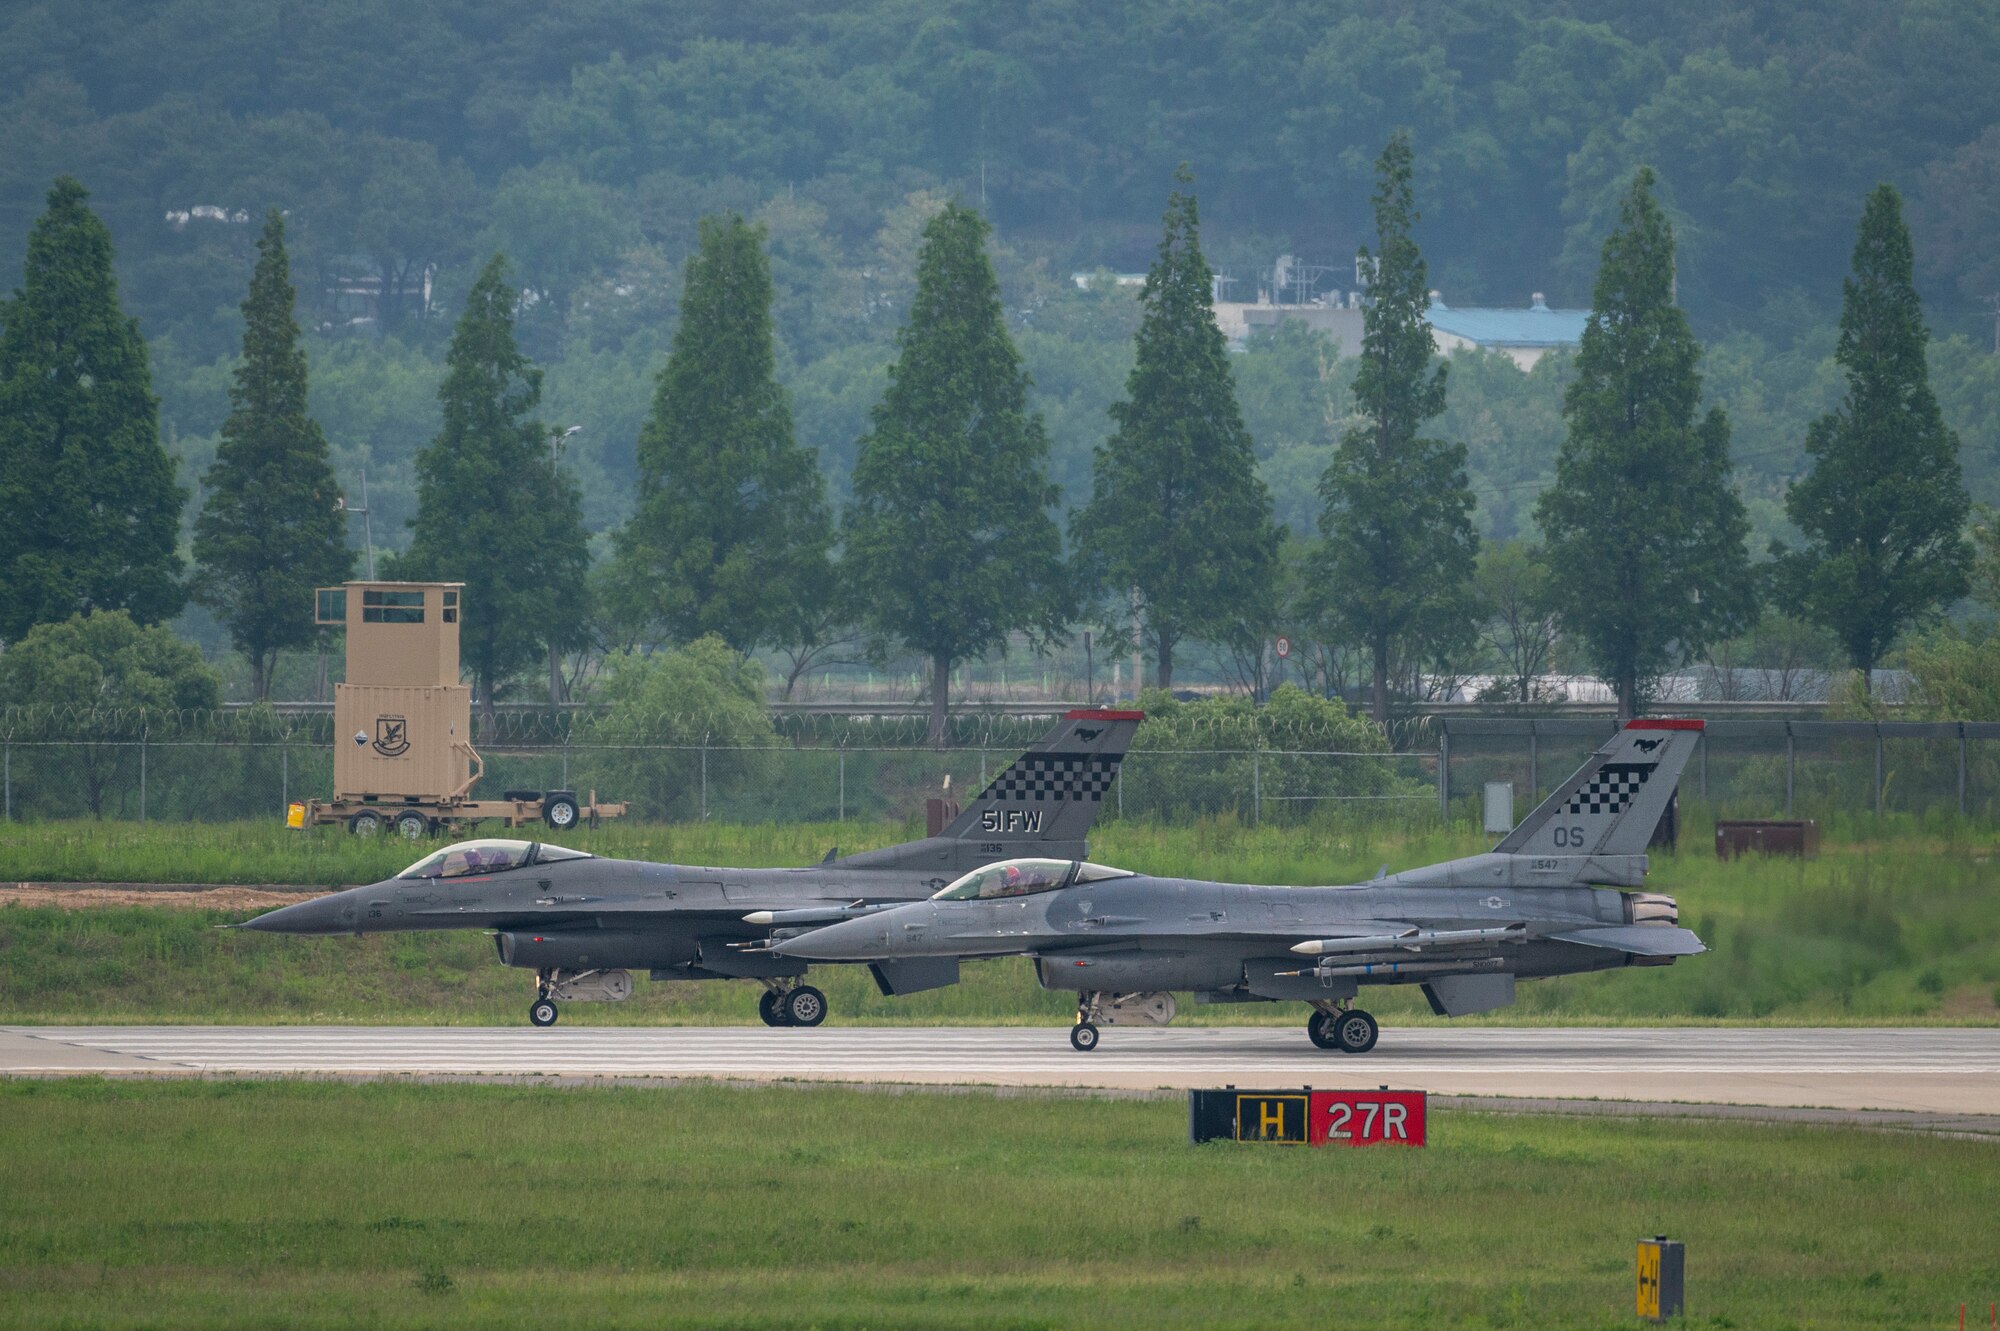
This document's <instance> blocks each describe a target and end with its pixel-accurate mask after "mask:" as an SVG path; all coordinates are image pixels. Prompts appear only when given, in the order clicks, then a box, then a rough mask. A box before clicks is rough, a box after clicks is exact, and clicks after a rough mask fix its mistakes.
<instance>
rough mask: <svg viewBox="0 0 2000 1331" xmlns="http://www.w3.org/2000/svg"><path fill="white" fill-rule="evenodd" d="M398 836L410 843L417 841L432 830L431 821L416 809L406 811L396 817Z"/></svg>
mask: <svg viewBox="0 0 2000 1331" xmlns="http://www.w3.org/2000/svg"><path fill="white" fill-rule="evenodd" d="M395 827H396V835H398V836H400V837H402V838H404V839H405V840H408V841H415V840H417V839H418V838H419V837H421V836H423V835H424V834H425V833H427V832H429V831H430V830H431V820H430V819H428V818H426V817H424V816H423V815H422V814H420V813H418V812H417V811H416V810H415V809H405V810H403V812H401V813H399V814H397V815H396V823H395Z"/></svg>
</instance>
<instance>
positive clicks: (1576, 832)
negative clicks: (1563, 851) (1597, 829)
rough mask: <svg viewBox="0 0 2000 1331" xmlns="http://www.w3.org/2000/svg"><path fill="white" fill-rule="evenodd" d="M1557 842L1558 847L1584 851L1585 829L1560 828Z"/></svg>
mask: <svg viewBox="0 0 2000 1331" xmlns="http://www.w3.org/2000/svg"><path fill="white" fill-rule="evenodd" d="M1555 841H1556V844H1557V845H1558V846H1563V847H1573V848H1575V849H1577V850H1582V849H1583V829H1582V828H1581V827H1558V828H1557V829H1556V834H1555Z"/></svg>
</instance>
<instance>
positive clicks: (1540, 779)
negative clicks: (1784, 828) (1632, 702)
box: [1433, 716, 2000, 822]
mask: <svg viewBox="0 0 2000 1331" xmlns="http://www.w3.org/2000/svg"><path fill="white" fill-rule="evenodd" d="M1433 724H1434V725H1435V726H1436V730H1437V734H1438V737H1439V739H1438V742H1439V745H1440V748H1441V750H1442V753H1443V770H1444V772H1445V781H1444V784H1443V786H1442V787H1441V799H1444V800H1451V799H1459V800H1464V799H1477V798H1478V796H1479V793H1480V790H1481V787H1482V786H1483V785H1484V783H1486V782H1488V781H1505V782H1510V783H1512V785H1513V787H1514V791H1515V799H1516V808H1517V809H1518V810H1520V811H1522V812H1525V811H1526V810H1527V809H1529V808H1532V807H1533V806H1534V804H1535V803H1536V801H1538V800H1539V799H1540V798H1541V797H1542V796H1545V795H1547V794H1548V793H1549V792H1550V791H1551V790H1553V789H1554V788H1555V787H1556V786H1557V785H1559V784H1561V782H1562V781H1563V780H1564V779H1565V778H1566V777H1568V776H1569V774H1570V773H1571V772H1573V771H1575V770H1576V768H1577V767H1578V765H1580V764H1581V763H1582V762H1583V760H1584V758H1585V756H1586V755H1588V754H1589V753H1590V752H1591V751H1592V750H1593V749H1595V748H1596V747H1597V746H1598V745H1600V744H1602V743H1603V742H1604V740H1605V739H1606V738H1607V737H1608V736H1609V735H1610V734H1611V733H1612V730H1613V728H1614V726H1615V724H1616V723H1615V722H1614V721H1613V720H1612V719H1611V718H1610V717H1608V716H1606V717H1532V718H1531V717H1451V718H1437V719H1436V720H1435V721H1434V723H1433ZM1680 789H1681V796H1682V798H1683V799H1691V800H1698V801H1700V802H1701V803H1702V804H1703V805H1705V806H1707V807H1708V808H1710V809H1712V810H1713V811H1714V812H1715V813H1716V815H1717V816H1719V817H1724V818H1780V817H1784V818H1789V817H1801V818H1810V817H1818V818H1825V817H1829V816H1832V815H1835V814H1854V813H1876V814H1882V813H1909V814H1925V815H1935V814H1938V813H1948V814H1957V815H1960V816H1963V817H1969V818H1976V819H1980V820H1984V821H1989V822H1990V821H1993V820H1994V819H1995V818H1996V816H1997V815H2000V724H1994V723H1988V722H1969V721H1880V722H1874V721H1785V720H1738V719H1734V718H1726V719H1719V720H1711V721H1709V722H1708V724H1707V726H1706V728H1705V729H1704V730H1703V732H1702V737H1701V742H1700V744H1699V745H1698V746H1697V747H1696V749H1695V754H1694V757H1693V758H1692V759H1690V760H1689V762H1688V769H1687V771H1686V772H1685V773H1684V774H1683V775H1682V777H1681V786H1680Z"/></svg>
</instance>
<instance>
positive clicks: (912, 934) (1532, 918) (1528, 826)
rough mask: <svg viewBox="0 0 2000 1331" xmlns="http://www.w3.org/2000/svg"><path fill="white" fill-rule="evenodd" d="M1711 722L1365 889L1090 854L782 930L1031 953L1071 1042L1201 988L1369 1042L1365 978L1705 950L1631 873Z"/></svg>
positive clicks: (884, 956) (872, 953) (1471, 983)
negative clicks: (1199, 874) (1468, 845)
mask: <svg viewBox="0 0 2000 1331" xmlns="http://www.w3.org/2000/svg"><path fill="white" fill-rule="evenodd" d="M1701 727H1702V723H1701V722H1700V721H1678V720H1639V721H1633V722H1631V723H1630V724H1629V725H1627V726H1626V728H1625V729H1623V730H1621V731H1619V732H1618V733H1617V734H1616V735H1614V736H1613V737H1612V738H1611V739H1610V740H1609V741H1608V742H1607V743H1606V744H1605V745H1604V747H1602V748H1601V749H1599V750H1598V751H1597V752H1596V753H1595V754H1593V755H1592V756H1591V758H1590V761H1588V762H1587V763H1585V764H1584V765H1583V768H1582V769H1581V770H1580V771H1578V772H1577V773H1576V775H1575V776H1572V777H1571V778H1570V779H1569V780H1568V781H1567V782H1565V783H1564V784H1563V786H1562V787H1561V788H1560V789H1559V790H1557V791H1556V793H1555V794H1554V795H1551V796H1550V797H1549V798H1548V799H1547V800H1545V801H1543V803H1542V805H1541V806H1540V807H1539V808H1537V809H1536V810H1535V811H1534V812H1533V813H1532V814H1530V815H1529V816H1528V818H1527V820H1526V821H1525V822H1523V823H1522V824H1521V825H1520V826H1519V827H1517V828H1515V829H1514V831H1513V832H1512V833H1510V834H1509V835H1508V836H1507V837H1506V838H1505V839H1504V840H1502V841H1501V842H1500V844H1499V845H1497V846H1495V847H1494V848H1493V850H1492V851H1490V852H1488V853H1487V854H1484V855H1474V856H1471V857H1470V858H1467V859H1460V860H1451V861H1449V862H1447V863H1444V864H1434V865H1431V866H1430V867H1429V868H1424V869H1412V870H1407V871H1405V872H1403V873H1399V874H1395V875H1387V874H1384V875H1382V876H1378V877H1377V878H1376V879H1375V880H1374V881H1373V882H1370V883H1364V884H1360V885H1357V886H1353V887H1253V886H1244V885H1239V884H1234V883H1209V882H1200V881H1196V880H1193V879H1186V878H1156V877H1151V876H1147V875H1142V874H1135V873H1128V872H1126V871H1125V870H1122V869H1113V868H1109V867H1107V866H1105V865H1100V864H1092V863H1090V862H1088V861H1087V860H1066V859H1058V858H1053V857H1051V858H1035V859H1016V860H1008V861H1006V862H1004V863H1000V864H991V865H986V866H984V867H981V868H979V869H976V870H974V871H972V872H971V873H968V874H966V875H965V876H964V877H963V878H960V879H959V880H958V881H957V882H955V883H953V884H952V885H951V886H949V887H947V888H945V889H944V890H943V891H942V892H939V893H938V894H937V895H936V896H934V897H932V898H931V899H930V900H929V901H925V902H919V903H917V904H914V905H908V906H898V907H896V908H895V909H893V910H885V911H881V912H878V913H875V914H871V915H868V916H865V917H862V918H859V919H854V920H849V921H844V922H841V923H838V924H832V925H828V926H825V927H822V928H815V929H811V930H808V931H805V932H802V933H799V934H797V935H795V936H791V937H786V936H784V935H783V934H780V935H779V936H778V937H777V939H776V940H775V941H774V942H773V943H771V944H770V945H769V950H770V951H771V952H774V953H776V954H777V955H779V956H781V957H793V958H810V959H812V960H815V961H869V962H873V963H874V964H875V965H877V966H884V965H889V964H892V963H900V964H902V965H906V966H909V965H924V964H929V965H948V966H950V968H951V971H952V974H953V975H956V973H957V966H958V961H959V959H960V958H964V957H998V956H1015V955H1026V956H1029V957H1033V958H1034V960H1035V966H1036V970H1037V974H1038V975H1039V977H1040V980H1041V983H1042V987H1043V988H1045V989H1063V990H1075V991H1076V994H1077V1014H1076V1025H1075V1027H1074V1028H1073V1029H1072V1030H1071V1031H1070V1037H1069V1038H1070V1043H1071V1044H1072V1045H1073V1046H1075V1047H1076V1048H1077V1049H1079V1050H1086V1051H1087V1050H1091V1049H1095V1048H1096V1047H1097V1042H1098V1027H1099V1026H1101V1025H1103V1026H1111V1025H1128V1024H1144V1025H1156V1026H1158V1025H1165V1024H1166V1023H1167V1022H1169V1021H1171V1020H1173V1016H1174V1010H1175V1009H1174V999H1173V993H1172V991H1174V990H1192V991H1193V992H1194V996H1195V1000H1196V1001H1197V1002H1210V1003H1254V1002H1277V1001H1286V1000H1292V1001H1301V1002H1305V1003H1309V1004H1311V1005H1312V1009H1313V1011H1312V1017H1311V1019H1310V1020H1309V1021H1308V1022H1307V1024H1306V1033H1307V1034H1308V1035H1309V1036H1310V1037H1311V1039H1312V1042H1313V1043H1314V1044H1315V1045H1318V1046H1319V1047H1320V1048H1322V1049H1328V1050H1337V1051H1340V1052H1344V1053H1351V1054H1364V1053H1367V1052H1368V1051H1369V1050H1370V1049H1373V1048H1374V1047H1375V1040H1376V1036H1377V1034H1378V1033H1379V1032H1378V1027H1377V1025H1376V1021H1375V1018H1374V1017H1372V1016H1370V1015H1369V1014H1368V1013H1367V1012H1365V1011H1363V1010H1362V1009H1361V1008H1359V1007H1358V1006H1356V1005H1355V999H1356V998H1357V996H1358V995H1359V993H1360V990H1361V988H1362V986H1364V985H1381V984H1420V985H1422V986H1423V989H1424V994H1425V996H1426V997H1427V998H1429V999H1430V1004H1431V1009H1432V1010H1433V1011H1435V1012H1436V1013H1438V1014H1439V1015H1440V1016H1454V1017H1455V1016H1462V1015H1465V1014H1466V1013H1471V1012H1485V1011H1488V1010H1490V1009H1493V1008H1498V1007H1504V1006H1506V1005H1507V1004H1509V1003H1511V1002H1513V1001H1514V983H1515V981H1516V980H1519V979H1528V978H1534V977H1539V976H1544V975H1569V974H1574V973H1576V972H1578V971H1595V970H1605V969H1608V968H1610V967H1614V966H1664V965H1670V964H1672V962H1673V961H1674V959H1675V958H1677V957H1685V956H1692V955H1694V954H1695V953H1699V952H1703V951H1706V950H1707V949H1706V948H1704V947H1703V946H1702V942H1701V940H1700V939H1699V938H1696V937H1695V936H1694V934H1693V933H1692V932H1690V931H1689V930H1686V929H1682V928H1680V927H1679V910H1678V908H1677V907H1676V906H1675V904H1674V900H1673V898H1672V897H1667V896H1660V895H1658V894H1656V893H1651V892H1637V891H1632V890H1629V889H1633V888H1637V887H1639V886H1640V885H1641V884H1642V883H1643V882H1644V881H1645V877H1646V854H1645V851H1646V845H1647V842H1648V841H1649V840H1650V839H1651V836H1652V832H1653V829H1654V828H1655V827H1656V826H1658V824H1659V821H1660V816H1661V814H1662V813H1663V812H1665V810H1666V807H1667V803H1668V801H1669V800H1670V799H1672V798H1673V794H1674V788H1675V785H1676V783H1677V782H1679V780H1680V774H1681V769H1682V768H1683V767H1684V766H1686V764H1687V760H1688V755H1689V754H1690V753H1691V752H1693V750H1694V746H1695V744H1696V742H1697V741H1698V740H1699V739H1700V738H1701Z"/></svg>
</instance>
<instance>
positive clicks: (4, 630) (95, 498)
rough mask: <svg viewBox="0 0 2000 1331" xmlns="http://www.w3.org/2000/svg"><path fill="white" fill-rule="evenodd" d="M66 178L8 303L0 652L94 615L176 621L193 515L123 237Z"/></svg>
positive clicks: (2, 325) (3, 362)
mask: <svg viewBox="0 0 2000 1331" xmlns="http://www.w3.org/2000/svg"><path fill="white" fill-rule="evenodd" d="M89 197H90V196H89V194H88V193H87V192H86V191H85V190H84V188H83V186H82V185H79V184H78V183H77V182H76V181H74V180H72V179H70V178H69V177H67V176H64V177H62V178H61V179H59V180H57V181H56V182H55V185H54V187H53V188H51V189H50V190H49V195H48V211H46V212H44V213H43V214H42V215H41V217H40V218H39V219H37V220H36V222H35V225H34V229H33V230H32V231H31V232H30V233H29V235H28V255H27V262H26V263H25V265H24V266H23V279H24V280H23V282H22V286H21V289H20V290H18V291H16V292H15V293H14V297H13V299H11V300H9V301H6V302H5V303H4V304H0V639H4V640H5V641H7V642H13V641H16V640H18V639H19V638H20V637H21V636H22V635H23V634H25V633H26V632H27V631H28V630H29V629H30V628H32V627H33V626H34V625H36V624H44V623H52V622H56V621H60V620H65V619H68V618H69V617H70V616H71V615H76V614H85V613H88V612H90V611H92V610H117V609H123V610H129V611H130V612H131V614H132V617H133V619H135V620H136V621H138V622H139V623H141V624H150V623H155V622H157V621H159V620H163V619H167V618H169V617H171V616H172V615H174V614H175V613H176V612H178V611H179V610H180V608H181V605H182V603H183V602H184V600H185V599H186V596H185V592H184V590H183V589H182V587H181V584H180V581H179V577H180V572H181V559H180V555H179V554H178V553H177V552H176V549H175V546H176V543H177V541H178V538H179V535H180V515H181V505H182V504H183V503H184V502H186V499H187V492H186V491H184V490H182V489H181V488H180V486H178V485H176V484H175V483H174V463H173V459H172V458H170V457H168V456H167V452H166V450H165V449H164V448H162V447H161V446H160V419H159V403H158V401H157V400H156V399H155V398H154V397H153V391H152V374H151V370H150V368H149V366H148V363H147V357H146V343H145V340H144V339H143V338H141V337H140V336H139V325H138V322H137V321H136V320H133V319H128V318H126V317H125V315H124V313H123V312H122V311H121V310H120V309H119V305H118V282H117V278H116V277H115V276H114V275H113V273H112V268H111V233H110V232H109V231H108V230H106V229H105V226H104V223H103V222H101V221H99V220H98V219H97V217H96V215H95V214H93V213H92V212H91V211H90V209H89V207H88V206H87V205H86V203H85V200H87V199H88V198H89Z"/></svg>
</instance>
